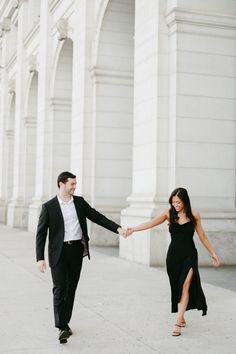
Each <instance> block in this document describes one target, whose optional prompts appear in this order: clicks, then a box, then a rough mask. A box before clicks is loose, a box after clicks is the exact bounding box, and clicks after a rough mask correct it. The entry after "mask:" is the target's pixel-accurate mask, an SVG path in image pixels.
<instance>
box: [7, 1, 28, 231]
mask: <svg viewBox="0 0 236 354" xmlns="http://www.w3.org/2000/svg"><path fill="white" fill-rule="evenodd" d="M26 6H27V2H26V1H21V2H20V3H19V9H18V30H17V63H16V67H17V72H16V111H15V142H14V172H13V196H12V199H11V201H10V203H9V204H8V210H7V224H8V225H10V226H13V227H15V226H16V227H22V226H24V220H25V218H26V215H25V214H26V212H27V210H26V208H25V205H24V200H23V194H22V181H23V178H24V175H23V173H24V172H23V169H22V166H23V158H24V156H23V146H22V144H23V141H22V131H23V119H22V118H23V106H24V93H25V82H24V79H25V66H24V59H25V53H24V47H23V41H24V27H25V23H26Z"/></svg>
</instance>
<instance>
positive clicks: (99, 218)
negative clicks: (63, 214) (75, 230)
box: [83, 199, 126, 237]
mask: <svg viewBox="0 0 236 354" xmlns="http://www.w3.org/2000/svg"><path fill="white" fill-rule="evenodd" d="M83 202H84V208H85V213H86V217H87V218H88V219H89V220H91V221H93V222H95V223H96V224H98V225H100V226H102V227H105V228H106V229H108V230H110V231H112V232H115V233H116V234H119V235H120V236H123V237H125V235H126V230H124V229H123V228H122V227H121V226H120V225H118V224H117V223H115V222H114V221H112V220H110V219H108V218H107V217H106V216H105V215H103V214H101V213H99V212H98V211H97V210H96V209H94V208H92V207H91V206H90V205H89V203H87V202H86V200H84V199H83Z"/></svg>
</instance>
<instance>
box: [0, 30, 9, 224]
mask: <svg viewBox="0 0 236 354" xmlns="http://www.w3.org/2000/svg"><path fill="white" fill-rule="evenodd" d="M6 50H7V42H6V36H5V35H4V32H3V30H2V28H0V54H1V55H0V65H1V67H0V85H1V86H0V141H1V149H0V223H5V222H6V203H7V200H6V198H7V196H6V173H5V171H6V168H5V165H6V143H7V142H6V136H5V126H6V102H7V94H8V87H7V75H6Z"/></svg>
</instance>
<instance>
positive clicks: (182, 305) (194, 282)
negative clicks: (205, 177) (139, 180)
mask: <svg viewBox="0 0 236 354" xmlns="http://www.w3.org/2000/svg"><path fill="white" fill-rule="evenodd" d="M169 203H170V209H169V210H167V211H165V212H164V213H162V214H161V215H159V216H157V217H155V218H154V219H152V220H150V221H147V222H145V223H143V224H141V225H138V226H135V227H132V228H128V229H127V234H126V235H127V236H129V235H131V234H132V233H133V232H136V231H142V230H147V229H150V228H152V227H154V226H157V225H160V224H162V223H163V222H164V221H166V220H168V221H169V232H170V235H171V243H170V245H169V249H168V252H167V257H166V265H167V273H168V276H169V280H170V287H171V304H172V312H177V319H176V323H175V325H174V329H173V332H172V336H175V337H176V336H179V335H180V334H181V328H182V327H185V326H186V322H185V319H184V313H185V311H186V310H192V309H197V310H202V315H203V316H204V315H206V313H207V304H206V299H205V296H204V293H203V291H202V287H201V281H200V276H199V272H198V254H197V249H196V247H195V245H194V241H193V235H194V232H195V231H196V232H197V234H198V236H199V238H200V240H201V242H202V243H203V245H204V246H205V248H206V249H207V251H208V252H209V253H210V256H211V258H212V262H213V265H214V266H216V267H217V266H219V265H220V261H219V258H218V256H217V255H216V253H215V251H214V249H213V247H212V245H211V243H210V241H209V240H208V238H207V236H206V234H205V232H204V230H203V228H202V225H201V218H200V215H199V213H198V212H195V211H192V209H191V204H190V199H189V196H188V192H187V190H186V189H185V188H176V189H175V190H174V191H173V192H172V193H171V196H170V198H169Z"/></svg>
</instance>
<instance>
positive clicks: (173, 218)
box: [169, 188, 196, 226]
mask: <svg viewBox="0 0 236 354" xmlns="http://www.w3.org/2000/svg"><path fill="white" fill-rule="evenodd" d="M175 196H176V197H178V198H179V199H180V200H181V201H182V202H183V203H184V210H185V213H186V216H187V218H188V219H189V220H191V221H192V222H193V224H194V226H195V225H196V219H195V217H194V215H193V213H192V208H191V203H190V199H189V196H188V192H187V190H186V189H185V188H176V189H175V190H173V192H172V193H171V195H170V198H169V203H170V209H169V213H170V224H175V223H177V222H178V220H179V217H178V212H177V211H176V210H175V208H174V207H173V205H172V199H173V197H175Z"/></svg>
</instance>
